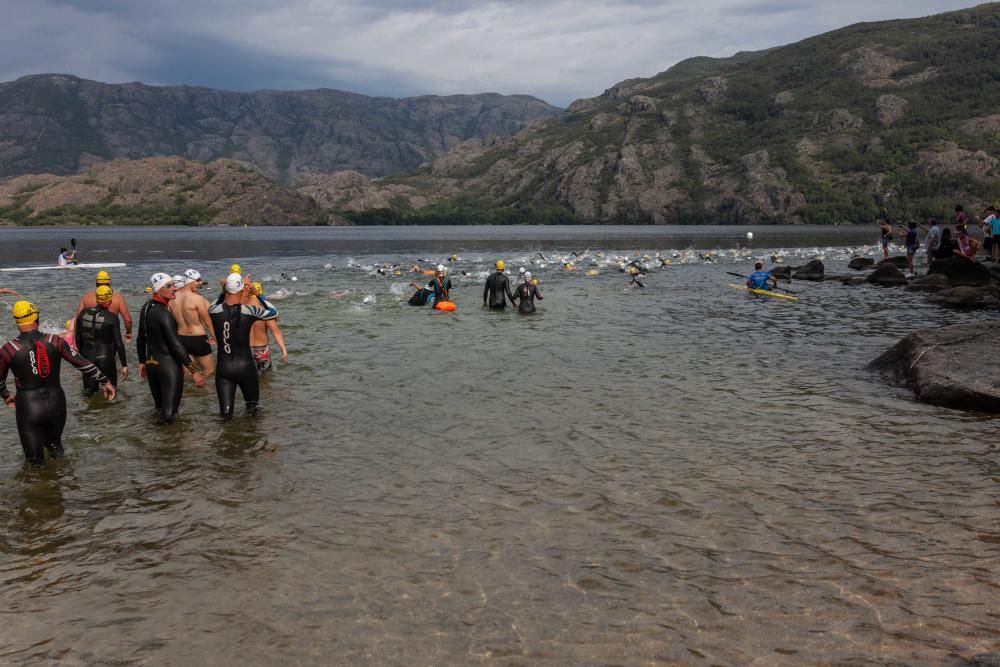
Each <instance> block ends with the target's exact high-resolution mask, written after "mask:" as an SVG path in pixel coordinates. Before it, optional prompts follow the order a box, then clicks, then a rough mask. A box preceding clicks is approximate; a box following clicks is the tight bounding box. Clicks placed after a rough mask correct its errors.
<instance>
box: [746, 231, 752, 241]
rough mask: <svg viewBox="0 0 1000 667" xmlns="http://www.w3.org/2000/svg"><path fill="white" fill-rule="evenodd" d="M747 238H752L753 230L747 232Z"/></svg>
mask: <svg viewBox="0 0 1000 667" xmlns="http://www.w3.org/2000/svg"><path fill="white" fill-rule="evenodd" d="M747 238H748V239H751V240H753V232H747Z"/></svg>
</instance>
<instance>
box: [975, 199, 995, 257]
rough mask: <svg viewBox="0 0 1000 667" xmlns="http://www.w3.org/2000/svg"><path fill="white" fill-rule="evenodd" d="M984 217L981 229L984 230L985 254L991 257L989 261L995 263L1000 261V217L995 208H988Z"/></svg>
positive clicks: (980, 224)
mask: <svg viewBox="0 0 1000 667" xmlns="http://www.w3.org/2000/svg"><path fill="white" fill-rule="evenodd" d="M983 214H984V217H983V219H982V220H980V222H979V228H980V229H982V230H983V252H985V253H986V254H987V255H989V257H988V258H987V259H989V261H991V262H995V261H997V259H1000V234H997V230H1000V217H998V216H997V210H996V207H994V206H987V207H986V210H985V211H983Z"/></svg>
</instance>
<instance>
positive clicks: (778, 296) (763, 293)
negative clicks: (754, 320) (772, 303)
mask: <svg viewBox="0 0 1000 667" xmlns="http://www.w3.org/2000/svg"><path fill="white" fill-rule="evenodd" d="M729 286H730V287H732V288H733V289H741V290H745V291H747V292H749V293H750V294H753V295H755V296H766V297H769V298H771V299H784V300H785V301H798V300H799V297H797V296H792V295H791V294H782V293H781V292H775V291H772V290H767V289H751V288H749V287H747V286H746V285H736V284H734V283H729Z"/></svg>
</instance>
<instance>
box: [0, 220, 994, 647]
mask: <svg viewBox="0 0 1000 667" xmlns="http://www.w3.org/2000/svg"><path fill="white" fill-rule="evenodd" d="M747 231H752V232H753V233H754V239H753V242H752V249H750V250H744V251H738V250H736V247H737V245H739V244H741V243H745V242H746V239H745V235H746V232H747ZM877 235H878V233H877V230H876V229H875V228H874V227H868V228H865V227H837V228H808V227H794V228H792V227H755V228H747V227H679V228H663V227H596V228H595V227H503V228H496V227H491V228H482V227H474V228H464V227H432V228H426V227H419V228H417V227H405V228H384V227H381V228H304V229H275V228H256V229H233V228H207V229H201V228H167V229H159V228H153V229H150V228H124V229H121V228H73V229H53V228H44V229H0V247H2V248H3V252H2V253H0V266H3V267H10V266H27V265H37V264H50V263H54V261H55V257H56V255H57V254H58V248H59V246H62V245H67V244H68V241H69V238H70V237H71V236H73V237H75V238H76V240H77V242H78V246H79V249H80V254H81V258H82V261H85V262H109V261H115V262H127V263H128V266H127V267H126V268H120V269H112V270H111V273H112V277H113V285H114V287H115V289H116V290H118V291H120V292H121V293H123V294H124V295H125V296H126V298H127V300H128V303H129V307H130V309H131V310H132V312H133V314H136V313H137V312H138V310H139V308H140V306H141V304H142V303H143V301H144V300H145V298H146V296H145V295H144V294H143V293H142V288H143V287H144V286H145V285H146V284H147V283H146V281H147V280H148V278H149V275H150V274H152V273H153V272H155V271H160V270H164V271H168V272H170V273H181V272H183V270H184V269H187V268H196V269H199V270H200V271H201V272H202V274H204V275H205V276H206V277H210V278H212V279H213V280H214V278H215V277H221V276H222V275H224V274H225V272H226V270H227V267H228V266H229V264H230V263H231V262H233V261H238V262H240V263H241V264H242V266H243V268H244V271H246V272H249V273H250V274H252V275H253V276H254V277H255V278H256V279H260V278H263V279H264V281H265V287H266V292H267V293H269V294H277V295H278V297H279V299H280V300H276V301H275V305H276V306H277V307H278V308H279V310H280V311H281V316H282V320H281V322H282V328H283V330H284V332H285V337H286V339H287V342H288V347H289V351H290V359H289V363H288V364H281V363H280V362H279V363H278V366H277V369H276V370H275V372H274V373H273V374H272V375H271V377H270V378H268V379H267V380H265V381H264V383H263V388H262V401H263V409H262V413H261V416H259V417H258V418H256V419H251V418H248V417H246V416H245V414H244V413H243V410H242V405H238V407H237V417H236V418H235V419H234V420H233V422H231V423H222V422H221V421H220V419H219V417H218V412H217V410H218V406H217V402H216V398H215V390H214V387H212V386H211V384H210V385H209V386H208V387H206V388H204V389H196V388H194V387H193V386H190V385H189V387H188V388H187V389H186V391H185V396H184V402H183V404H182V414H181V417H180V418H179V420H178V422H177V423H175V424H174V425H172V426H170V427H161V426H158V425H156V424H155V422H154V419H153V415H152V400H151V398H150V396H149V392H148V390H147V388H146V386H145V383H144V382H143V381H141V380H138V379H137V377H132V378H130V379H129V380H128V381H127V382H126V383H125V384H124V385H123V388H122V391H121V397H120V398H119V400H117V401H116V402H114V403H112V404H108V403H106V402H104V401H103V400H101V399H97V398H95V399H85V398H84V397H83V396H82V394H81V391H80V379H79V376H78V374H77V373H76V372H75V371H74V370H73V369H72V368H64V371H63V375H64V377H63V384H64V387H65V388H66V390H67V396H68V403H69V420H68V423H67V426H66V435H65V438H64V444H65V447H66V450H67V457H66V458H65V459H62V460H60V461H57V462H53V463H49V464H48V465H47V466H46V467H45V468H44V469H42V470H33V469H30V468H28V467H27V466H26V465H25V464H24V460H23V454H22V452H21V448H20V445H19V443H18V440H17V435H16V430H15V425H14V415H13V411H12V410H4V411H3V412H0V415H2V417H0V433H2V435H0V586H2V590H3V600H4V609H5V611H6V613H5V614H4V616H3V624H2V625H3V629H2V631H0V663H5V662H11V663H12V664H17V663H20V662H26V663H31V662H36V661H49V660H52V661H67V662H69V663H70V664H83V663H85V662H97V661H105V662H110V661H121V662H118V663H117V664H147V665H185V666H186V665H206V664H216V665H243V664H253V665H258V664H259V665H297V664H301V665H314V664H316V665H327V664H335V665H428V666H430V665H503V666H513V665H544V666H550V665H566V666H570V665H573V666H575V665H608V664H614V665H651V664H664V665H670V664H693V665H746V664H758V665H802V664H836V665H869V664H871V665H883V664H905V665H949V664H955V663H956V661H957V660H958V659H959V658H963V657H965V658H967V657H971V656H972V655H975V654H978V653H984V652H990V651H1000V605H998V600H1000V577H998V571H1000V522H998V516H1000V508H998V496H1000V493H998V484H997V479H998V478H1000V463H998V461H1000V450H998V448H997V440H998V438H997V433H998V427H1000V421H998V420H997V419H996V418H990V417H988V416H983V415H975V414H968V413H964V412H958V411H952V410H947V409H942V408H936V407H933V406H928V405H922V404H918V403H916V402H915V401H914V400H913V395H912V392H911V391H910V390H908V389H905V388H900V387H893V386H889V385H887V384H886V383H885V382H884V381H883V380H882V378H880V377H879V376H878V375H874V374H871V373H869V372H868V371H866V370H864V367H865V366H866V364H867V363H868V362H869V361H871V360H872V359H873V358H875V357H876V356H877V355H878V354H880V353H881V352H882V351H884V350H885V349H886V348H888V347H890V346H891V345H893V344H894V343H895V342H896V341H897V340H898V339H899V338H901V337H902V336H904V335H906V334H907V333H909V332H911V331H913V330H915V329H918V328H921V327H929V326H940V325H946V324H953V323H959V322H963V321H971V320H976V319H985V318H992V319H997V315H996V314H995V313H987V312H960V311H950V310H944V309H941V308H939V307H934V306H930V305H928V304H926V303H925V302H924V301H923V298H922V297H921V296H920V295H917V294H914V293H910V292H906V291H904V290H899V289H880V288H875V287H868V286H862V287H845V286H842V285H840V284H838V283H834V282H828V283H818V284H812V283H802V282H795V283H792V284H790V285H788V287H789V288H790V289H793V290H795V291H796V292H797V293H798V296H800V297H801V301H800V302H798V303H786V302H781V301H777V300H770V299H758V298H752V297H747V295H746V294H745V293H743V292H741V291H737V290H733V289H729V288H728V287H727V283H729V282H739V281H740V279H739V278H736V277H732V276H728V275H727V274H726V272H727V271H733V272H737V273H741V274H746V273H749V272H751V271H752V262H753V258H754V257H760V258H762V259H765V261H768V259H769V258H770V257H771V256H772V255H775V256H776V257H777V258H778V259H780V260H782V261H783V262H785V263H787V264H792V265H796V264H802V263H805V261H806V260H808V259H811V258H813V257H817V256H821V257H822V258H823V261H824V263H825V264H826V268H827V272H828V273H847V272H848V269H847V268H846V266H847V262H848V261H849V259H850V258H851V257H852V256H854V255H865V256H871V257H874V256H875V255H876V253H877V252H878V250H877V248H876V247H875V245H874V244H875V242H876V239H877ZM896 250H897V254H898V251H899V249H898V248H897V249H896ZM583 251H587V254H586V255H585V256H584V257H583V258H582V259H579V260H577V259H574V258H573V257H572V256H571V255H570V253H571V252H577V253H581V252H583ZM710 251H711V252H713V253H714V255H713V260H714V261H711V262H705V261H704V260H703V259H702V258H701V257H700V255H702V254H704V253H706V252H710ZM636 252H638V253H639V254H640V255H648V256H649V257H650V260H649V261H650V264H651V266H652V268H651V270H650V271H649V274H648V275H647V276H646V277H645V278H644V279H643V280H644V282H645V283H646V285H647V288H646V289H633V288H630V287H629V286H628V284H627V278H626V276H625V275H624V274H623V273H621V272H620V271H619V270H618V268H617V263H618V260H617V259H616V257H619V256H625V255H630V256H631V255H634V254H635V253H636ZM657 253H660V254H661V256H662V257H665V258H669V259H670V261H671V263H670V266H669V267H668V268H665V269H660V268H658V267H659V262H658V261H656V259H655V257H656V254H657ZM452 255H456V256H457V259H456V260H455V261H448V259H449V258H450V257H451V256H452ZM921 257H922V253H921ZM498 258H503V259H505V260H506V261H507V263H508V266H509V267H510V268H511V269H513V270H514V271H513V273H514V275H515V276H516V268H517V267H518V266H526V267H528V268H529V269H530V270H531V271H532V272H533V273H534V274H535V275H536V277H539V278H540V279H541V281H542V282H541V285H540V290H541V292H542V294H543V296H544V300H543V301H541V302H538V303H537V305H538V313H537V314H536V315H534V316H521V315H518V314H517V313H511V312H509V311H508V312H499V313H497V312H490V311H487V310H484V309H483V308H482V305H481V304H482V284H483V280H484V278H485V276H486V275H487V273H488V271H489V269H490V267H491V265H492V263H493V262H494V261H495V260H496V259H498ZM563 258H568V259H571V260H573V261H574V262H576V264H575V265H574V268H573V269H572V270H566V269H564V268H563V266H562V263H561V260H562V259H563ZM397 262H398V263H400V264H401V269H402V275H399V276H396V275H393V273H394V272H393V270H392V269H391V268H390V269H389V270H388V271H387V272H386V275H382V274H380V273H378V272H377V271H376V269H377V268H378V265H380V264H382V263H388V264H390V265H391V264H394V263H397ZM438 262H444V263H446V264H448V266H449V267H450V268H451V271H452V277H453V281H454V283H455V290H454V292H453V296H454V300H455V301H456V303H457V304H458V310H457V311H456V312H455V313H450V314H446V313H437V312H434V311H431V310H430V309H428V308H413V307H410V306H408V305H407V304H406V299H407V298H408V297H409V295H410V293H411V292H412V290H411V289H410V288H408V287H407V286H406V285H407V283H409V281H410V280H414V279H415V277H414V276H413V275H412V274H410V273H408V270H409V268H410V267H411V266H412V265H413V264H414V263H419V264H421V265H424V266H426V265H431V264H436V263H438ZM921 262H922V259H921ZM768 264H769V265H770V262H768ZM588 270H589V271H592V272H596V275H589V276H588V275H586V272H587V271H588ZM922 270H923V269H922V265H921V264H918V272H922ZM463 272H465V273H466V274H468V275H462V274H463ZM93 274H94V271H93V270H89V269H88V270H70V271H39V272H26V273H0V286H2V287H9V288H14V289H17V290H18V291H20V292H22V293H23V294H25V295H27V296H28V297H30V298H31V299H32V300H34V301H35V302H36V303H37V304H38V305H39V307H40V308H41V310H42V320H43V322H44V323H45V325H46V326H49V327H58V326H59V325H60V324H61V323H62V322H63V321H64V320H66V319H67V318H69V317H70V316H71V315H72V314H73V309H74V306H75V304H76V301H77V299H78V297H79V295H80V294H82V293H83V292H84V291H86V290H88V289H91V288H92V287H93V278H94V275H93ZM282 274H285V275H286V278H285V279H283V278H282ZM292 277H295V278H297V280H296V281H294V282H293V281H292V280H291V278H292ZM208 292H210V293H211V294H209V296H214V294H215V290H214V289H210V290H208ZM281 297H284V298H281ZM0 299H3V302H0V334H2V335H3V337H4V338H6V337H10V336H12V335H14V334H15V328H14V325H13V321H12V320H11V318H10V315H9V306H10V304H11V303H12V302H13V299H11V298H10V297H0ZM129 348H130V349H129V360H130V366H133V371H136V370H137V368H135V364H136V361H135V348H134V346H132V345H130V346H129ZM984 353H989V354H996V350H992V351H989V350H984ZM136 375H137V374H136Z"/></svg>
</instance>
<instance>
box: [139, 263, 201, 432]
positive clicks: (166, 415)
mask: <svg viewBox="0 0 1000 667" xmlns="http://www.w3.org/2000/svg"><path fill="white" fill-rule="evenodd" d="M149 282H150V285H151V287H152V292H153V296H152V298H151V299H150V300H149V301H147V302H146V305H144V306H143V307H142V310H141V311H140V312H139V334H138V336H136V343H135V345H136V351H137V352H138V353H139V376H140V377H142V378H145V379H147V380H148V381H149V393H150V394H152V396H153V404H154V405H155V406H156V410H157V413H158V414H159V419H160V423H161V424H169V423H171V422H173V421H174V419H175V418H176V417H177V412H178V411H179V410H180V406H181V396H182V395H183V393H184V370H183V369H184V368H187V369H188V370H189V371H191V375H192V376H193V377H194V383H195V385H197V386H199V387H204V386H205V378H204V377H203V376H202V374H201V371H199V370H198V367H197V366H195V365H194V362H193V361H192V360H191V356H190V355H189V354H188V351H187V350H185V349H184V345H183V344H182V343H181V341H180V339H179V338H178V337H177V320H175V319H174V316H173V315H171V314H170V308H169V305H170V302H171V301H173V300H174V298H176V296H177V288H176V287H174V279H173V278H171V277H170V276H169V275H167V274H166V273H154V274H153V276H152V277H151V278H150V279H149Z"/></svg>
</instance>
